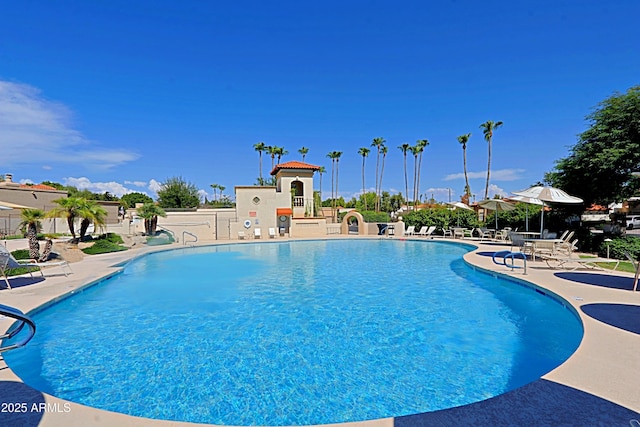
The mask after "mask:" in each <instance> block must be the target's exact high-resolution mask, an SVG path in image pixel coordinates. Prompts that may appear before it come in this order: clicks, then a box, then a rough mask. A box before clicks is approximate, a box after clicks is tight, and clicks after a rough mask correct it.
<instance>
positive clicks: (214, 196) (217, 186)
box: [210, 177, 262, 200]
mask: <svg viewBox="0 0 640 427" xmlns="http://www.w3.org/2000/svg"><path fill="white" fill-rule="evenodd" d="M260 180H262V177H260ZM210 187H211V188H213V200H216V190H217V189H218V188H220V186H219V185H218V184H211V185H210Z"/></svg>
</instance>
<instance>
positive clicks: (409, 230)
mask: <svg viewBox="0 0 640 427" xmlns="http://www.w3.org/2000/svg"><path fill="white" fill-rule="evenodd" d="M414 234H416V226H415V225H410V226H408V227H407V229H406V230H405V232H404V235H405V236H413V235H414Z"/></svg>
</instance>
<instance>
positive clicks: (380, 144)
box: [371, 137, 386, 208]
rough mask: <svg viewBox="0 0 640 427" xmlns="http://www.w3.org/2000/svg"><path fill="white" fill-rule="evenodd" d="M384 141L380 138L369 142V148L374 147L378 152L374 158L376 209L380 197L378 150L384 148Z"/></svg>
mask: <svg viewBox="0 0 640 427" xmlns="http://www.w3.org/2000/svg"><path fill="white" fill-rule="evenodd" d="M385 142H386V141H385V139H384V138H382V137H380V138H373V142H371V146H372V147H376V149H377V151H378V156H377V157H376V185H375V187H376V208H377V206H378V197H380V192H379V191H378V170H379V168H380V150H382V147H383V146H384V143H385Z"/></svg>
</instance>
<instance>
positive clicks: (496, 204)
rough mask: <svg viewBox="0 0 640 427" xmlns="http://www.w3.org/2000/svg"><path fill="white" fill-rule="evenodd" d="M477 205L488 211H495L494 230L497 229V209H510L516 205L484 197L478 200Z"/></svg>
mask: <svg viewBox="0 0 640 427" xmlns="http://www.w3.org/2000/svg"><path fill="white" fill-rule="evenodd" d="M478 206H480V207H481V208H484V209H488V210H490V211H495V212H496V230H497V229H498V211H505V212H506V211H512V210H514V209H515V208H516V207H515V206H514V205H513V204H512V203H509V202H505V201H504V200H501V199H486V200H482V201H480V202H478Z"/></svg>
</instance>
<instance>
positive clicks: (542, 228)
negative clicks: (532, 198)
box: [540, 203, 544, 239]
mask: <svg viewBox="0 0 640 427" xmlns="http://www.w3.org/2000/svg"><path fill="white" fill-rule="evenodd" d="M543 231H544V203H543V204H542V210H541V211H540V238H541V239H542V238H543V236H542V232H543Z"/></svg>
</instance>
